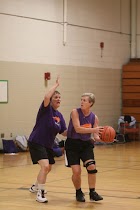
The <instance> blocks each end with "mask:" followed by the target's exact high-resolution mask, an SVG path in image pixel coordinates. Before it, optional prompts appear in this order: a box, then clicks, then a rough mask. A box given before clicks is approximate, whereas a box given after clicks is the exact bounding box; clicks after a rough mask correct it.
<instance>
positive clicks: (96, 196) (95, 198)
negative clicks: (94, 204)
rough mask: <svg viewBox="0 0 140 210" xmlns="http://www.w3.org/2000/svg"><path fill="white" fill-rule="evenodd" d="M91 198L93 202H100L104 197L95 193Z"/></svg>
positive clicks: (90, 194) (90, 195) (92, 193)
mask: <svg viewBox="0 0 140 210" xmlns="http://www.w3.org/2000/svg"><path fill="white" fill-rule="evenodd" d="M89 197H90V200H91V201H100V200H103V197H102V196H100V195H98V193H96V192H95V191H93V192H91V193H89Z"/></svg>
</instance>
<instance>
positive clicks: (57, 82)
mask: <svg viewBox="0 0 140 210" xmlns="http://www.w3.org/2000/svg"><path fill="white" fill-rule="evenodd" d="M56 84H57V85H58V86H59V85H60V76H59V75H58V76H57V78H56Z"/></svg>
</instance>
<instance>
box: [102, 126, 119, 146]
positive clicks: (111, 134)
mask: <svg viewBox="0 0 140 210" xmlns="http://www.w3.org/2000/svg"><path fill="white" fill-rule="evenodd" d="M115 136H116V132H115V130H114V128H112V127H111V126H104V129H103V132H102V134H101V140H102V141H103V142H105V143H111V142H113V141H114V138H115Z"/></svg>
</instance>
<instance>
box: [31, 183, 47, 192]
mask: <svg viewBox="0 0 140 210" xmlns="http://www.w3.org/2000/svg"><path fill="white" fill-rule="evenodd" d="M29 191H30V192H31V193H36V192H38V187H36V186H35V185H34V184H33V185H32V186H31V187H30V189H29ZM44 194H47V190H44Z"/></svg>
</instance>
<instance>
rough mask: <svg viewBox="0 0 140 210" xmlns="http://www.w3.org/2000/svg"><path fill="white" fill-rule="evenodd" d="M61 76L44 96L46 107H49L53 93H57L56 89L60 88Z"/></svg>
mask: <svg viewBox="0 0 140 210" xmlns="http://www.w3.org/2000/svg"><path fill="white" fill-rule="evenodd" d="M59 80H60V78H59V76H58V77H57V79H56V82H55V84H54V85H53V86H52V87H51V88H50V90H49V91H48V92H47V93H46V94H45V96H44V106H45V107H47V106H48V104H49V103H50V99H51V97H52V95H53V93H54V92H55V90H56V88H57V87H58V86H59Z"/></svg>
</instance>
